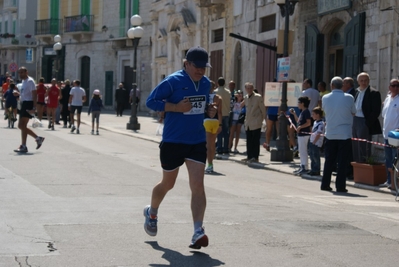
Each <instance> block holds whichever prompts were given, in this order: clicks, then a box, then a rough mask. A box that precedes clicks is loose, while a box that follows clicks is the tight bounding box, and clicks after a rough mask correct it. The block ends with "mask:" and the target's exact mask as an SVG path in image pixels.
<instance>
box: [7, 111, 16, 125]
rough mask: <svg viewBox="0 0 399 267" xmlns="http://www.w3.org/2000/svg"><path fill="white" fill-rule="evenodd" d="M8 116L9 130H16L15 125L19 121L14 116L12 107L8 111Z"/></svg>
mask: <svg viewBox="0 0 399 267" xmlns="http://www.w3.org/2000/svg"><path fill="white" fill-rule="evenodd" d="M6 116H7V120H8V128H14V123H15V121H16V120H17V118H16V117H15V115H14V110H13V108H12V107H9V108H8V109H7V111H6Z"/></svg>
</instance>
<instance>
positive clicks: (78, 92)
mask: <svg viewBox="0 0 399 267" xmlns="http://www.w3.org/2000/svg"><path fill="white" fill-rule="evenodd" d="M73 86H74V87H73V88H72V89H71V92H70V93H69V95H70V96H69V103H68V109H69V110H70V112H71V115H70V117H71V124H72V127H71V133H73V132H74V131H75V130H76V133H77V134H79V133H80V131H79V126H80V114H81V113H82V107H83V102H86V92H85V90H84V89H83V88H82V87H80V81H79V80H75V81H73ZM75 110H76V113H77V115H76V117H77V126H78V127H75V124H74V122H75V118H74V115H75Z"/></svg>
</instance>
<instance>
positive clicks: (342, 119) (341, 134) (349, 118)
mask: <svg viewBox="0 0 399 267" xmlns="http://www.w3.org/2000/svg"><path fill="white" fill-rule="evenodd" d="M342 84H343V81H342V78H341V77H338V76H336V77H334V78H332V80H331V94H327V95H325V96H323V98H322V100H321V101H322V104H323V107H324V111H325V114H326V134H325V138H326V141H325V147H324V155H325V156H324V157H325V162H324V170H323V178H322V181H321V187H320V189H321V190H323V191H331V190H332V188H331V187H330V183H331V174H332V171H333V167H334V165H336V164H337V163H338V170H337V177H336V181H335V186H336V189H337V192H343V193H345V192H348V190H347V189H346V171H347V170H346V168H347V166H348V159H349V157H348V155H349V154H350V152H351V151H350V147H351V146H350V142H351V137H352V125H353V115H355V113H356V108H355V103H354V99H353V96H352V95H350V94H347V93H344V92H343V91H342Z"/></svg>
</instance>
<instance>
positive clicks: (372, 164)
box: [351, 156, 387, 186]
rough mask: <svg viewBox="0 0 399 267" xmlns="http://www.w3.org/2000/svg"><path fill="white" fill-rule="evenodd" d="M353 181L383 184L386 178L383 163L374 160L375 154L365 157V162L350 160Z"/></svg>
mask: <svg viewBox="0 0 399 267" xmlns="http://www.w3.org/2000/svg"><path fill="white" fill-rule="evenodd" d="M351 165H352V166H353V181H354V182H355V183H361V184H367V185H374V186H375V185H379V184H383V183H384V182H385V181H386V180H387V172H386V170H385V164H383V163H381V162H380V161H378V160H376V158H375V156H370V157H368V158H366V161H365V162H351Z"/></svg>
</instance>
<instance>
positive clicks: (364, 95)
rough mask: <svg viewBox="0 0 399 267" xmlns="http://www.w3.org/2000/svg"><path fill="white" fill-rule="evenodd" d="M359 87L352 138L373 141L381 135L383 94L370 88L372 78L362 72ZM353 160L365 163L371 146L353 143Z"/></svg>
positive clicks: (361, 142) (363, 143)
mask: <svg viewBox="0 0 399 267" xmlns="http://www.w3.org/2000/svg"><path fill="white" fill-rule="evenodd" d="M357 82H358V84H359V87H358V88H357V89H356V95H355V106H356V114H355V117H354V118H353V128H352V137H353V138H360V139H366V140H369V141H371V138H372V136H373V135H375V134H381V133H382V130H381V125H380V121H379V120H378V117H379V116H380V114H381V94H380V92H378V91H377V90H375V89H373V88H370V76H369V75H368V74H367V73H366V72H362V73H360V74H359V75H358V76H357ZM352 145H353V147H352V150H353V159H354V161H356V162H365V161H366V159H368V158H369V157H370V155H371V144H370V143H367V142H364V141H355V142H353V144H352Z"/></svg>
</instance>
